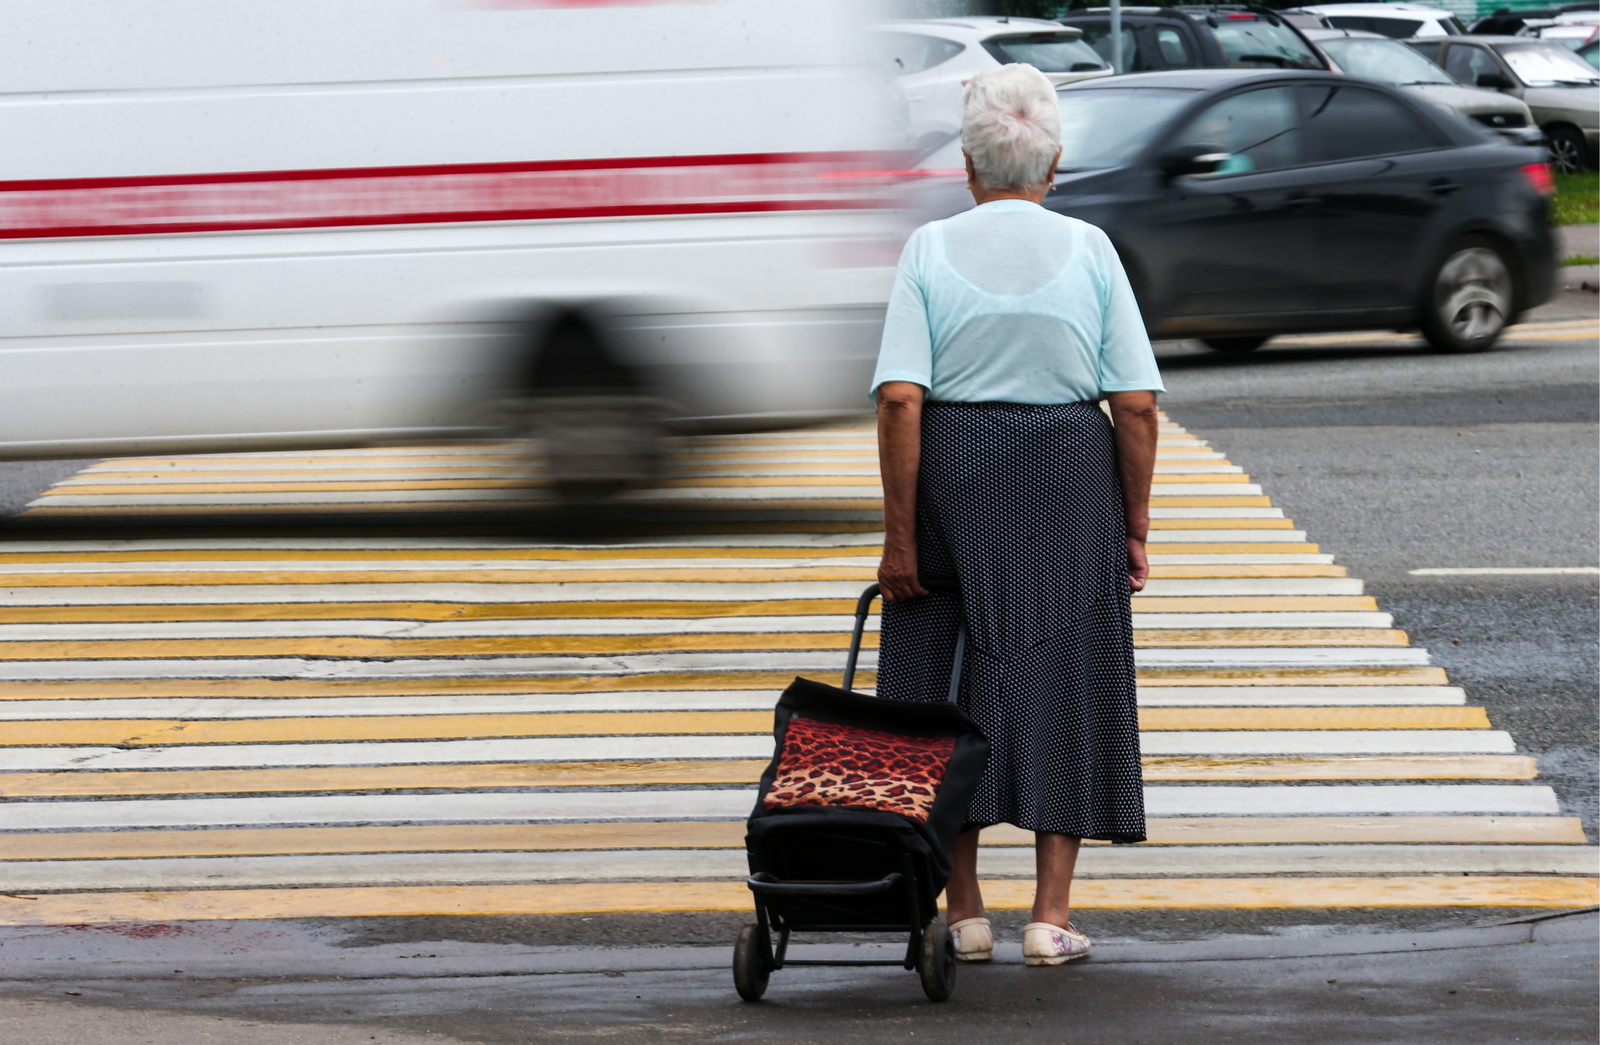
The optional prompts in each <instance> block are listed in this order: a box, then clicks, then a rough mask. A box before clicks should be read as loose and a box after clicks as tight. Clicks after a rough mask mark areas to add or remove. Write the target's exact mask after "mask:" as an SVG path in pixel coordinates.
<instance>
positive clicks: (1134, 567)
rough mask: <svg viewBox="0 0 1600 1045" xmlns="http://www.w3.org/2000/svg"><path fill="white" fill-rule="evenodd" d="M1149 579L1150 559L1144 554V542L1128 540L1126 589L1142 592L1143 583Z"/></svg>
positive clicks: (1130, 538)
mask: <svg viewBox="0 0 1600 1045" xmlns="http://www.w3.org/2000/svg"><path fill="white" fill-rule="evenodd" d="M1149 579H1150V557H1149V556H1148V555H1146V554H1145V550H1144V541H1142V540H1140V539H1139V538H1137V537H1129V538H1128V587H1130V588H1132V589H1133V590H1134V591H1144V582H1145V581H1147V580H1149Z"/></svg>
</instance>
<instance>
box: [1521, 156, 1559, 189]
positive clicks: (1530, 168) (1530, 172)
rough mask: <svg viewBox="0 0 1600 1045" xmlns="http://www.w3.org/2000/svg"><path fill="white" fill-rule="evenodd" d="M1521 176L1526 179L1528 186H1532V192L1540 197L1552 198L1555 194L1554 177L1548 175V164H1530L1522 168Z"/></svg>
mask: <svg viewBox="0 0 1600 1045" xmlns="http://www.w3.org/2000/svg"><path fill="white" fill-rule="evenodd" d="M1522 176H1523V177H1524V178H1526V179H1528V184H1529V185H1531V186H1533V191H1534V192H1537V193H1538V194H1539V195H1541V196H1554V195H1555V194H1556V179H1555V175H1553V174H1551V173H1550V165H1549V164H1548V163H1530V164H1528V165H1527V166H1526V167H1524V168H1522Z"/></svg>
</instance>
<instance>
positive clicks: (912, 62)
mask: <svg viewBox="0 0 1600 1045" xmlns="http://www.w3.org/2000/svg"><path fill="white" fill-rule="evenodd" d="M872 45H873V47H874V48H875V49H876V51H877V53H878V60H879V61H881V62H883V63H884V64H885V65H887V66H889V68H891V69H893V70H894V73H895V75H896V76H907V75H909V74H911V73H920V72H923V71H925V70H927V69H932V68H933V67H934V66H936V65H943V64H944V63H945V62H948V61H949V60H950V59H952V58H954V57H955V56H956V55H958V54H960V53H961V52H962V51H965V50H966V47H964V46H963V45H961V44H958V43H956V42H955V41H954V40H944V39H941V38H939V37H937V36H924V35H922V34H921V33H892V32H883V31H879V32H875V33H873V34H872Z"/></svg>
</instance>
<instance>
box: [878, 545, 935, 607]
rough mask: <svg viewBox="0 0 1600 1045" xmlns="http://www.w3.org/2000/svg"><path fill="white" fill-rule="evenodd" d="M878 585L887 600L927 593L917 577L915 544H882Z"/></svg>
mask: <svg viewBox="0 0 1600 1045" xmlns="http://www.w3.org/2000/svg"><path fill="white" fill-rule="evenodd" d="M878 587H879V589H880V590H881V591H882V592H883V597H884V598H885V599H886V600H888V601H889V602H894V601H895V600H897V599H920V598H922V597H923V596H924V595H927V594H928V590H927V589H926V588H924V587H923V586H922V582H921V581H919V580H918V579H917V548H916V545H909V546H905V547H890V546H888V545H885V546H884V549H883V561H882V562H880V563H878Z"/></svg>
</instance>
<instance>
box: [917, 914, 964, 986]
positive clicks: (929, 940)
mask: <svg viewBox="0 0 1600 1045" xmlns="http://www.w3.org/2000/svg"><path fill="white" fill-rule="evenodd" d="M917 975H918V976H919V977H921V978H922V993H924V994H926V995H927V996H928V1000H929V1001H949V1000H950V994H951V992H952V991H954V990H955V989H956V940H955V936H954V935H952V934H951V932H950V927H949V926H947V925H945V924H944V919H943V918H937V917H936V918H934V919H933V921H931V922H929V923H928V924H927V925H926V926H924V927H923V930H922V951H921V953H919V954H918V955H917Z"/></svg>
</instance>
